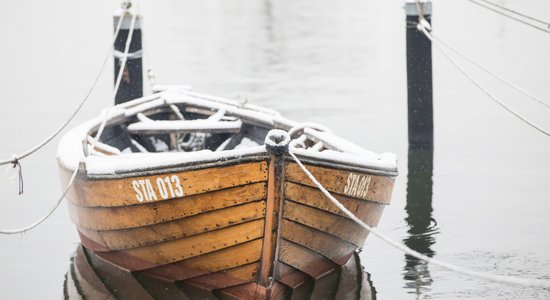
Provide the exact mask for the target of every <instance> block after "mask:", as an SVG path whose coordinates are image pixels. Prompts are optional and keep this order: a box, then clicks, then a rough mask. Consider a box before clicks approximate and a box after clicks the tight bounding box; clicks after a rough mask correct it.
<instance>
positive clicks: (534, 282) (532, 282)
mask: <svg viewBox="0 0 550 300" xmlns="http://www.w3.org/2000/svg"><path fill="white" fill-rule="evenodd" d="M288 153H289V154H290V156H292V159H294V161H295V162H296V163H297V164H298V166H300V168H301V169H302V171H304V173H305V174H306V175H307V177H309V179H310V180H311V181H312V182H313V183H314V184H315V185H316V186H317V187H318V188H319V190H321V192H323V194H324V195H325V196H326V197H327V198H328V199H329V200H330V201H331V202H332V203H333V204H334V205H336V206H337V207H338V208H339V209H340V210H341V211H342V212H343V213H345V214H346V215H347V216H348V217H349V218H350V219H352V220H353V221H355V222H356V223H357V224H359V225H360V226H361V227H363V228H365V229H366V230H368V231H369V232H371V233H372V234H374V235H375V236H377V237H378V238H380V239H381V240H382V241H384V242H385V243H386V244H388V245H390V246H392V247H394V248H396V249H398V250H401V251H402V252H404V253H406V254H408V255H410V256H413V257H416V258H417V259H420V260H423V261H425V262H427V263H430V264H433V265H436V266H439V267H442V268H445V269H447V270H450V271H453V272H456V273H460V274H463V275H467V276H471V277H474V278H478V279H482V280H488V281H494V282H499V283H508V284H514V285H520V286H526V287H542V288H550V282H549V281H547V280H541V279H525V278H518V277H512V276H502V275H494V274H488V273H484V272H478V271H473V270H470V269H466V268H462V267H459V266H456V265H454V264H451V263H447V262H444V261H441V260H438V259H434V258H431V257H429V256H426V255H424V254H422V253H420V252H418V251H415V250H413V249H411V248H409V247H407V246H405V245H403V244H401V243H399V242H396V241H393V240H391V239H390V238H389V237H387V236H385V235H384V234H383V233H381V232H379V231H378V229H376V228H374V227H372V226H370V225H368V224H366V223H365V222H363V221H362V220H361V219H359V218H358V217H356V216H355V215H354V214H353V213H352V212H351V211H349V210H348V209H347V208H346V207H345V206H344V205H342V203H340V202H339V201H338V200H337V199H336V198H334V196H332V195H331V194H330V192H329V191H327V189H326V188H325V187H324V186H323V185H322V184H321V183H319V181H317V179H316V178H315V177H314V176H313V174H311V172H309V170H308V169H307V168H306V167H305V166H304V165H303V164H302V162H301V161H300V160H299V159H298V157H296V155H294V153H292V151H290V150H289V151H288Z"/></svg>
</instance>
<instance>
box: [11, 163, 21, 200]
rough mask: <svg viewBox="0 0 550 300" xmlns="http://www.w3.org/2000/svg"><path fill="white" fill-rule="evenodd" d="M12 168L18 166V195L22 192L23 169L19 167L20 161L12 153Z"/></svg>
mask: <svg viewBox="0 0 550 300" xmlns="http://www.w3.org/2000/svg"><path fill="white" fill-rule="evenodd" d="M13 160H14V161H13V163H12V164H13V168H14V169H15V168H18V169H19V170H18V171H19V172H18V173H19V195H21V194H23V170H22V168H21V163H20V162H19V159H18V158H17V156H15V154H14V155H13Z"/></svg>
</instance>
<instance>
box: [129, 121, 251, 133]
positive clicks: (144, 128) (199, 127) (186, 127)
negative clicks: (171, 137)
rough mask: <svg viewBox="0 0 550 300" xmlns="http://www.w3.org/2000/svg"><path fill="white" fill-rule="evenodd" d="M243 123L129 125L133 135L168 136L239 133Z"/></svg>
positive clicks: (157, 122) (209, 122)
mask: <svg viewBox="0 0 550 300" xmlns="http://www.w3.org/2000/svg"><path fill="white" fill-rule="evenodd" d="M242 125H243V123H242V121H241V120H236V121H214V120H190V121H187V120H176V121H149V122H137V123H133V124H130V125H128V128H127V130H128V132H129V133H131V134H166V133H196V132H208V133H237V132H239V131H240V130H241V127H242Z"/></svg>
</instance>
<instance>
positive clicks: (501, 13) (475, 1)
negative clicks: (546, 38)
mask: <svg viewBox="0 0 550 300" xmlns="http://www.w3.org/2000/svg"><path fill="white" fill-rule="evenodd" d="M468 1H470V2H472V3H474V4H476V5H478V6H480V7H483V8H485V9H488V10H490V11H492V12H495V13H497V14H499V15H502V16H505V17H507V18H510V19H512V20H514V21H516V22H519V23H522V24H524V25H527V26H529V27H532V28H535V29H538V30H540V31H542V32H546V33H550V30H548V29H546V28H543V27H539V26H537V25H535V24H532V23H529V22H527V21H525V20H522V19H520V18H517V17H514V16H512V15H509V14H506V13H504V12H503V11H499V10H497V9H495V8H493V7H490V6H489V5H487V4H483V3H481V2H478V1H483V0H468ZM483 2H485V3H490V2H489V1H483ZM491 5H495V6H497V5H496V4H494V3H491ZM497 7H499V8H501V9H503V6H497ZM505 10H507V11H510V12H514V13H515V14H517V15H519V16H522V17H524V18H527V19H531V20H537V21H539V22H542V23H543V24H545V25H546V26H547V27H548V23H547V22H544V21H540V20H538V19H535V18H533V17H528V16H525V15H523V14H520V13H518V12H516V11H512V10H511V9H505Z"/></svg>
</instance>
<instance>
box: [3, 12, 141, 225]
mask: <svg viewBox="0 0 550 300" xmlns="http://www.w3.org/2000/svg"><path fill="white" fill-rule="evenodd" d="M122 19H123V17H121V18H120V20H119V24H118V25H120V24H122V21H121V20H122ZM135 21H136V15H135V14H134V15H132V22H131V23H130V33H129V34H128V38H127V40H126V47H125V49H124V57H123V59H122V62H121V65H120V70H119V71H118V76H117V81H116V84H115V89H114V93H113V98H114V97H115V95H116V92H117V91H118V88H119V86H120V82H121V80H122V73H123V72H124V67H125V66H126V61H127V59H126V56H127V55H128V51H129V49H130V43H131V42H132V35H133V32H134V25H135ZM117 28H119V26H117ZM113 43H114V42H113ZM110 115H111V110H110V109H109V110H107V111H106V112H105V117H104V118H103V121H102V122H101V125H100V126H99V130H98V132H97V135H96V137H95V139H94V140H93V141H92V143H91V148H92V149H94V148H95V145H96V144H97V142H98V141H99V137H100V136H101V134H102V133H103V129H104V128H105V125H106V124H107V120H108V119H109V116H110ZM77 174H78V165H77V166H75V168H74V171H73V173H72V175H71V178H70V180H69V182H68V183H67V186H66V187H65V190H64V191H63V194H61V197H59V199H57V201H56V202H55V204H54V205H53V206H52V207H51V208H50V210H49V211H48V213H47V214H46V215H45V216H43V217H42V218H40V219H38V220H37V221H35V222H34V223H32V224H30V225H28V226H26V227H22V228H16V229H0V234H17V233H25V232H27V231H29V230H31V229H33V228H35V227H36V226H38V225H40V224H41V223H42V222H44V221H45V220H46V219H48V218H49V217H50V216H51V215H52V214H53V213H54V211H55V210H56V209H57V208H58V207H59V204H61V202H63V199H65V196H66V195H67V192H68V191H69V189H70V188H71V186H72V185H73V183H74V180H75V178H76V175H77Z"/></svg>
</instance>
